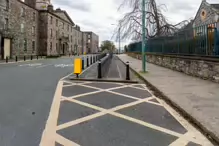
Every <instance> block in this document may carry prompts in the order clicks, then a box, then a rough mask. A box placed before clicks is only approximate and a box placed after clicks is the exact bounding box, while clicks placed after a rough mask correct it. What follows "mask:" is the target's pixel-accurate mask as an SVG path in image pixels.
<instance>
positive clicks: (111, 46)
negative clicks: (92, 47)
mask: <svg viewBox="0 0 219 146" xmlns="http://www.w3.org/2000/svg"><path fill="white" fill-rule="evenodd" d="M101 49H102V51H105V50H107V51H112V52H113V51H115V49H116V47H115V45H114V43H113V42H112V41H109V40H105V41H103V42H102V44H101Z"/></svg>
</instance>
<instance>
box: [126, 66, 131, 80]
mask: <svg viewBox="0 0 219 146" xmlns="http://www.w3.org/2000/svg"><path fill="white" fill-rule="evenodd" d="M126 80H130V73H129V62H126Z"/></svg>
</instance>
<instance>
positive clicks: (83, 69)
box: [82, 58, 84, 70]
mask: <svg viewBox="0 0 219 146" xmlns="http://www.w3.org/2000/svg"><path fill="white" fill-rule="evenodd" d="M82 70H84V58H82Z"/></svg>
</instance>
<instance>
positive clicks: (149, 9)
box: [114, 0, 189, 41]
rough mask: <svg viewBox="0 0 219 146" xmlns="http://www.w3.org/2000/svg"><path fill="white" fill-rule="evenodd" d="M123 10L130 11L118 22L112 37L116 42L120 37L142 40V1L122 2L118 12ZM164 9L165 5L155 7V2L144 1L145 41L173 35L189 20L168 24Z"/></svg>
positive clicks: (153, 0)
mask: <svg viewBox="0 0 219 146" xmlns="http://www.w3.org/2000/svg"><path fill="white" fill-rule="evenodd" d="M124 8H126V9H127V8H128V9H130V11H129V12H127V13H125V15H124V16H123V17H122V19H120V20H119V23H118V26H117V28H116V30H115V33H114V37H116V40H119V37H120V38H121V39H132V40H133V41H139V40H141V38H142V0H123V2H122V4H121V5H120V7H119V9H118V10H119V11H121V10H123V9H124ZM166 9H167V8H166V6H165V5H157V3H156V0H147V1H146V11H145V15H146V17H145V19H146V25H145V31H146V36H145V37H146V39H149V38H154V37H157V36H166V35H170V34H173V33H175V32H177V31H178V30H179V29H181V28H183V27H185V26H186V25H187V24H188V23H189V20H185V21H182V22H180V23H177V24H171V23H169V22H168V20H167V19H166V17H165V15H164V14H163V13H162V11H166ZM119 32H120V33H119Z"/></svg>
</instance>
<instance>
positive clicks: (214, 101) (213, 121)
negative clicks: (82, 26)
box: [119, 54, 219, 142]
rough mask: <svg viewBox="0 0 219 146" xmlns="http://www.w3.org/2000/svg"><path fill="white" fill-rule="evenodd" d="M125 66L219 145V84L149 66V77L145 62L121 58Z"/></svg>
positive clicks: (148, 64)
mask: <svg viewBox="0 0 219 146" xmlns="http://www.w3.org/2000/svg"><path fill="white" fill-rule="evenodd" d="M119 58H120V59H121V60H122V61H123V62H127V61H129V63H130V67H131V68H132V69H133V70H135V71H136V72H138V73H139V74H140V75H141V76H142V77H143V78H144V79H145V80H146V81H147V82H149V83H150V84H151V85H152V86H154V87H156V88H157V89H158V90H159V91H160V92H162V93H163V94H164V96H166V97H167V98H168V100H170V101H171V102H172V103H173V104H174V105H176V106H177V107H179V109H180V110H181V111H183V112H185V114H186V115H188V116H189V117H190V118H191V119H192V120H193V121H194V122H195V123H196V124H198V126H200V127H201V128H202V130H204V131H205V132H207V133H208V134H210V136H211V137H212V138H214V140H216V141H217V142H219V84H216V83H213V82H210V81H205V80H202V79H199V78H195V77H191V76H187V75H185V74H182V73H179V72H176V71H173V70H170V69H167V68H163V67H159V66H157V65H153V64H150V63H147V71H148V73H146V74H144V73H140V71H141V68H142V63H141V60H137V59H135V58H132V57H129V56H128V55H124V54H123V55H119Z"/></svg>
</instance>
